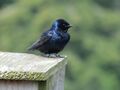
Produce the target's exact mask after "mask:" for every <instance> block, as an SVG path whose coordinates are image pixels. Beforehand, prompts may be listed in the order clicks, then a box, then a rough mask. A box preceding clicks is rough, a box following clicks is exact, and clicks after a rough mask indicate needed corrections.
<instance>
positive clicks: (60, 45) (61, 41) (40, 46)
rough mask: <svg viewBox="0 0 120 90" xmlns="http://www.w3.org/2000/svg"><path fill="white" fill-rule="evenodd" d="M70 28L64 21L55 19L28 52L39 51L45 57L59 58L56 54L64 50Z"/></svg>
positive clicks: (68, 38)
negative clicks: (53, 56)
mask: <svg viewBox="0 0 120 90" xmlns="http://www.w3.org/2000/svg"><path fill="white" fill-rule="evenodd" d="M70 27H71V25H70V24H69V23H68V22H67V21H65V20H64V19H57V20H56V21H55V22H54V23H53V24H52V26H51V28H50V29H49V30H48V31H46V32H44V33H43V34H42V35H41V37H40V39H38V40H37V41H36V42H35V43H33V45H32V46H31V47H30V48H29V50H39V51H40V52H42V53H44V54H45V55H46V56H50V55H55V57H58V56H60V55H58V53H59V52H60V51H62V50H63V49H64V47H65V46H66V44H67V43H68V42H69V40H70V35H69V33H68V29H69V28H70Z"/></svg>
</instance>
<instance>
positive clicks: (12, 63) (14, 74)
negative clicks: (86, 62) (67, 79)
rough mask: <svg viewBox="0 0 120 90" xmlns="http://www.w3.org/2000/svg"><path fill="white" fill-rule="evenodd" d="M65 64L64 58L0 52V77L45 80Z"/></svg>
mask: <svg viewBox="0 0 120 90" xmlns="http://www.w3.org/2000/svg"><path fill="white" fill-rule="evenodd" d="M65 64H66V60H64V58H47V57H42V56H36V55H33V54H25V53H8V52H0V79H7V80H8V79H10V80H47V79H48V78H49V77H50V76H52V75H53V74H54V73H56V72H57V71H58V70H59V69H60V68H62V67H63V66H64V65H65Z"/></svg>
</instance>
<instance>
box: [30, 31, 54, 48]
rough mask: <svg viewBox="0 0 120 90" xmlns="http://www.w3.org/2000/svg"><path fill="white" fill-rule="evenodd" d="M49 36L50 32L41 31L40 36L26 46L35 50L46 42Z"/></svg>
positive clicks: (50, 35)
mask: <svg viewBox="0 0 120 90" xmlns="http://www.w3.org/2000/svg"><path fill="white" fill-rule="evenodd" d="M51 37H52V33H51V32H48V33H43V34H42V36H41V38H40V39H39V40H37V41H36V42H35V43H33V45H32V46H31V47H30V48H28V50H36V49H38V48H40V47H41V46H42V45H44V44H45V43H46V42H48V41H49V40H50V39H51Z"/></svg>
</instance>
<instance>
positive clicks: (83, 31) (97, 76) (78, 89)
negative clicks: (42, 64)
mask: <svg viewBox="0 0 120 90" xmlns="http://www.w3.org/2000/svg"><path fill="white" fill-rule="evenodd" d="M119 9H120V0H49V1H48V0H0V50H1V51H11V52H26V51H27V47H28V46H30V45H31V43H33V42H34V41H35V40H36V39H37V38H39V36H40V34H41V32H43V31H45V30H47V29H48V28H49V27H50V25H51V24H52V22H53V21H54V20H55V19H57V18H64V19H66V20H67V21H69V22H70V23H71V24H72V26H73V28H71V30H69V33H70V34H71V41H70V43H69V44H68V45H67V47H66V48H65V50H64V51H63V52H61V54H63V55H67V56H68V66H67V72H66V81H65V90H120V11H119Z"/></svg>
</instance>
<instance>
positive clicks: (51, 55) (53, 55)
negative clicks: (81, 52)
mask: <svg viewBox="0 0 120 90" xmlns="http://www.w3.org/2000/svg"><path fill="white" fill-rule="evenodd" d="M44 56H45V57H49V58H66V56H62V55H58V54H45V55H44Z"/></svg>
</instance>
